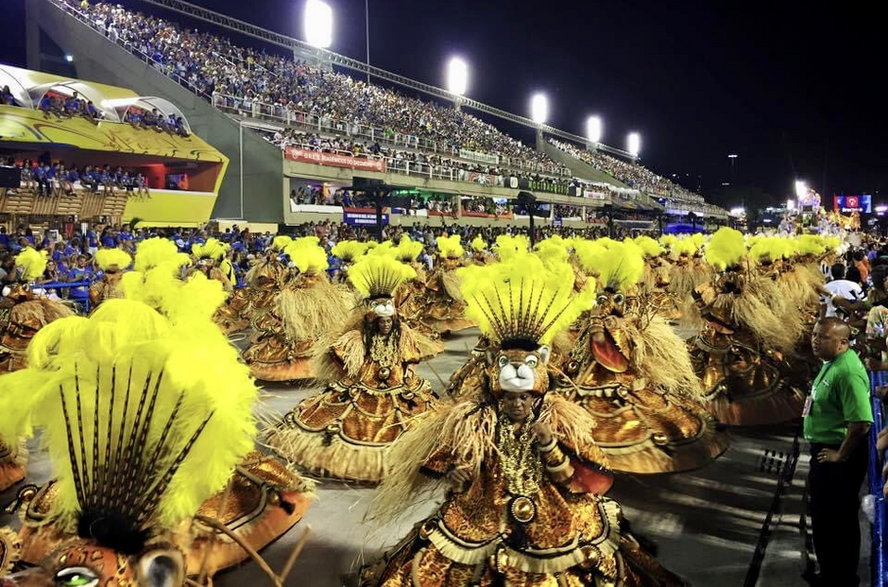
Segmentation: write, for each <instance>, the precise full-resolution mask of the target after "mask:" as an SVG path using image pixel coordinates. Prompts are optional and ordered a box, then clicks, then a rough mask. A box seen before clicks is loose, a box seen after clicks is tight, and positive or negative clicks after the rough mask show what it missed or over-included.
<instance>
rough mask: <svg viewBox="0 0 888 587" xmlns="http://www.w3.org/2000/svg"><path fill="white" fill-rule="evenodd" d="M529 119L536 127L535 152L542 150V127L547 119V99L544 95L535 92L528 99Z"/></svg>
mask: <svg viewBox="0 0 888 587" xmlns="http://www.w3.org/2000/svg"><path fill="white" fill-rule="evenodd" d="M530 119H531V120H533V121H534V123H536V125H537V129H536V148H537V151H542V150H543V146H542V145H543V125H544V124H545V123H546V120H548V119H549V99H548V98H546V95H545V94H543V93H541V92H537V93H536V94H534V95H533V96H531V97H530Z"/></svg>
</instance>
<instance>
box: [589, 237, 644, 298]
mask: <svg viewBox="0 0 888 587" xmlns="http://www.w3.org/2000/svg"><path fill="white" fill-rule="evenodd" d="M577 258H578V259H579V261H580V264H581V266H582V267H583V270H585V271H586V272H587V273H589V274H592V275H596V276H598V280H599V282H600V283H601V285H602V287H603V288H608V289H611V290H612V291H615V292H616V291H625V290H626V289H628V288H630V287H632V286H633V285H635V284H636V283H638V282H639V281H640V280H641V278H642V276H643V275H644V253H643V252H642V250H641V248H640V247H638V245H636V244H635V243H633V242H632V241H624V242H618V241H613V240H611V241H610V242H607V243H606V246H601V244H600V243H599V242H598V241H595V242H592V243H589V244H585V245H580V246H579V248H578V249H577Z"/></svg>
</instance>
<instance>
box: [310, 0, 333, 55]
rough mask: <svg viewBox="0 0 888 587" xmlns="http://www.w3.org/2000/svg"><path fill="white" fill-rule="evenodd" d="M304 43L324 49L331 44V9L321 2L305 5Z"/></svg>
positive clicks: (311, 0)
mask: <svg viewBox="0 0 888 587" xmlns="http://www.w3.org/2000/svg"><path fill="white" fill-rule="evenodd" d="M304 21H305V42H306V43H308V44H309V45H311V46H312V47H320V48H321V49H326V48H327V47H329V46H330V45H332V44H333V9H332V8H330V5H329V4H327V3H326V2H321V0H308V1H307V2H306V3H305V19H304Z"/></svg>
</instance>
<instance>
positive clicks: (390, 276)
mask: <svg viewBox="0 0 888 587" xmlns="http://www.w3.org/2000/svg"><path fill="white" fill-rule="evenodd" d="M415 277H416V271H415V270H414V269H413V267H411V266H410V265H405V264H404V263H401V262H400V261H398V260H397V259H394V258H393V257H389V256H387V255H368V256H366V257H364V258H362V259H361V260H360V261H358V262H357V263H355V264H354V265H353V266H352V267H351V269H349V270H348V280H349V281H350V282H351V284H352V285H353V286H355V289H356V290H358V292H359V293H360V294H361V295H363V296H365V297H368V298H390V297H392V295H393V293H394V291H395V289H397V288H398V286H399V285H401V284H402V283H404V282H405V281H409V280H411V279H413V278H415Z"/></svg>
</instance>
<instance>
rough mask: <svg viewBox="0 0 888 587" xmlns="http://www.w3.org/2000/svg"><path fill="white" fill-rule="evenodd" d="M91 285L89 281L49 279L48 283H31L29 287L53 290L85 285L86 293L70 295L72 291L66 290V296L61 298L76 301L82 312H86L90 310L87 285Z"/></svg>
mask: <svg viewBox="0 0 888 587" xmlns="http://www.w3.org/2000/svg"><path fill="white" fill-rule="evenodd" d="M90 285H92V282H91V281H51V282H49V283H41V284H37V285H33V286H32V287H31V289H32V290H38V291H39V290H43V291H47V290H50V289H55V290H63V289H72V290H73V288H75V287H85V288H86V289H87V293H86V295H85V296H72V295H70V294H71V293H72V292H71V291H69V292H68V294H69V295H68V297H67V298H62V299H65V300H67V301H70V302H74V303H76V304H77V305H78V306H80V307H81V308H83V311H84V313H88V312H89V311H90V309H91V308H90V305H89V286H90Z"/></svg>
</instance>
